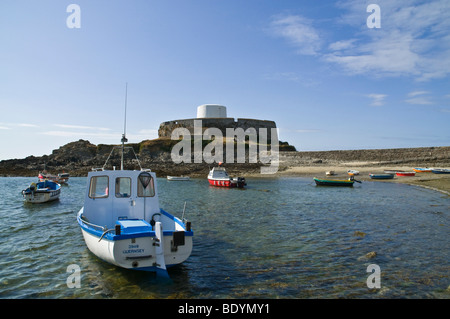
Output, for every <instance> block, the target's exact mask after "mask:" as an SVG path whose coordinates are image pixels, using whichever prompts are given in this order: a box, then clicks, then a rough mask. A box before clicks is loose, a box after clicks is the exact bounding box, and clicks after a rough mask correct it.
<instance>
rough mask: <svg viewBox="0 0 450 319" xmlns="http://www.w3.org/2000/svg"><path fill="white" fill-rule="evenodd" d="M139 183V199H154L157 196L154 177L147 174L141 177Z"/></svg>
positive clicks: (142, 174)
mask: <svg viewBox="0 0 450 319" xmlns="http://www.w3.org/2000/svg"><path fill="white" fill-rule="evenodd" d="M137 183H138V196H139V197H153V196H155V185H154V183H153V177H152V176H151V175H150V174H149V173H147V172H145V173H141V174H140V175H139V178H138V180H137Z"/></svg>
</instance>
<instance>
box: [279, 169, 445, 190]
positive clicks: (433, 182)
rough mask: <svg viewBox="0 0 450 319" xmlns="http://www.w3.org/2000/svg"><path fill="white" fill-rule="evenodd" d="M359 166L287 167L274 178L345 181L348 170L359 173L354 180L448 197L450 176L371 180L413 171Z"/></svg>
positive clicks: (425, 175)
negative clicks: (373, 176)
mask: <svg viewBox="0 0 450 319" xmlns="http://www.w3.org/2000/svg"><path fill="white" fill-rule="evenodd" d="M360 164H362V165H361V166H358V165H356V163H354V164H353V165H351V166H350V165H344V164H343V165H339V166H326V165H323V166H322V165H316V166H296V167H289V168H287V169H285V170H282V171H279V172H278V173H277V174H276V176H299V177H311V178H313V177H318V178H329V179H347V178H349V175H348V174H347V171H348V170H349V169H353V170H357V171H359V175H357V176H355V179H356V180H360V181H369V180H370V181H377V182H380V183H405V184H411V185H418V186H422V187H425V188H429V189H433V190H436V191H440V192H442V193H443V194H446V195H450V174H434V173H431V172H427V173H416V175H415V176H394V178H393V179H388V180H373V179H371V178H370V177H369V174H371V173H383V171H384V170H402V171H408V172H409V171H413V170H412V167H410V166H395V167H394V166H392V167H389V166H383V167H380V166H379V165H378V166H366V165H364V164H366V163H360ZM327 171H334V172H335V175H333V176H326V174H325V173H326V172H327Z"/></svg>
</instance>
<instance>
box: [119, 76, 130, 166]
mask: <svg viewBox="0 0 450 319" xmlns="http://www.w3.org/2000/svg"><path fill="white" fill-rule="evenodd" d="M127 93H128V82H127V83H125V116H124V123H123V134H122V140H121V142H122V158H121V160H120V169H121V170H123V153H124V150H125V142H128V139H127V138H126V137H125V134H126V131H127Z"/></svg>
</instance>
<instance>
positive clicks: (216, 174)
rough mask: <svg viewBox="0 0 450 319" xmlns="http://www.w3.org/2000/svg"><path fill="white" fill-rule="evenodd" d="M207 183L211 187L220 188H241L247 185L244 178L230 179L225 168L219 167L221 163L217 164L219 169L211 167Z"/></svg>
mask: <svg viewBox="0 0 450 319" xmlns="http://www.w3.org/2000/svg"><path fill="white" fill-rule="evenodd" d="M208 182H209V185H211V186H220V187H238V188H243V187H244V186H245V185H247V183H246V182H245V178H244V177H235V178H232V177H230V176H229V175H228V173H227V171H226V170H225V168H224V167H222V166H221V163H219V167H213V169H212V170H210V171H209V175H208Z"/></svg>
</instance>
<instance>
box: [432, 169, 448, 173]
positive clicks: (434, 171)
mask: <svg viewBox="0 0 450 319" xmlns="http://www.w3.org/2000/svg"><path fill="white" fill-rule="evenodd" d="M431 172H433V173H434V174H450V169H433V170H432V171H431Z"/></svg>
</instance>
